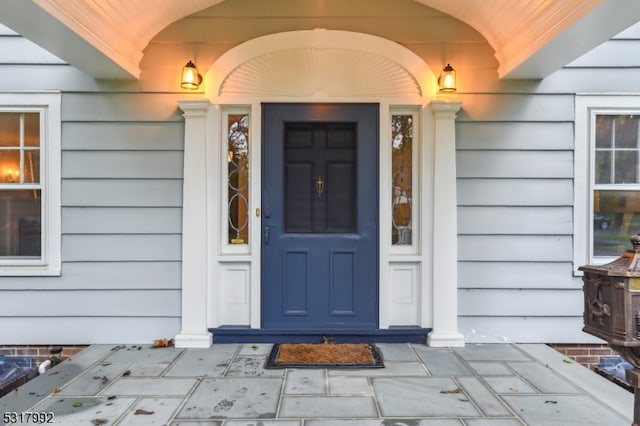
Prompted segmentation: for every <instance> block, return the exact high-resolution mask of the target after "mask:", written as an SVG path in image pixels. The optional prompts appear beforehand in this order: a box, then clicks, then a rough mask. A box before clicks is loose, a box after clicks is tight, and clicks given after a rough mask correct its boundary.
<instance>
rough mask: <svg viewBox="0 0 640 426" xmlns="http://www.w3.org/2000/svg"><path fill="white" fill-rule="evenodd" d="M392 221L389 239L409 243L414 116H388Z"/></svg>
mask: <svg viewBox="0 0 640 426" xmlns="http://www.w3.org/2000/svg"><path fill="white" fill-rule="evenodd" d="M391 144H392V156H391V172H392V184H391V185H392V187H391V191H392V193H391V197H392V198H391V200H392V215H391V218H392V224H391V242H392V244H394V245H411V216H412V204H411V202H412V195H411V191H412V183H413V182H412V176H413V161H412V160H413V116H412V115H392V117H391Z"/></svg>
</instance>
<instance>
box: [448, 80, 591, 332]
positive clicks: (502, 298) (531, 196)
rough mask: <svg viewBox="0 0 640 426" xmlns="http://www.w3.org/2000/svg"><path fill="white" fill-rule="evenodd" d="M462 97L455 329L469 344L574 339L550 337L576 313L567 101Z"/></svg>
mask: <svg viewBox="0 0 640 426" xmlns="http://www.w3.org/2000/svg"><path fill="white" fill-rule="evenodd" d="M462 100H463V104H462V111H461V112H460V113H459V114H458V121H457V124H456V126H457V127H456V131H457V133H456V136H457V141H456V143H457V146H456V148H457V157H456V167H457V176H458V234H459V236H458V280H459V290H458V297H459V299H458V304H459V315H460V320H459V321H460V328H461V331H462V333H463V334H464V335H465V338H466V339H467V340H468V341H471V342H474V341H476V342H500V341H522V342H531V341H537V342H545V341H554V340H556V339H559V340H560V341H561V340H567V341H572V340H575V339H580V338H582V337H581V336H580V335H581V334H582V333H581V327H579V328H565V329H563V330H562V331H557V330H555V328H556V327H558V325H560V324H562V325H567V324H571V326H573V324H576V323H580V322H581V315H582V307H583V302H582V287H581V282H580V280H579V279H577V278H575V277H573V274H572V264H571V261H572V259H573V257H572V250H573V246H572V243H573V239H572V233H573V143H574V142H573V119H574V118H573V115H574V112H573V96H570V95H564V94H560V95H553V94H547V93H545V94H534V93H532V94H526V93H524V94H523V93H514V94H508V93H494V94H490V93H482V94H464V95H462ZM532 323H535V324H538V325H545V326H546V327H547V329H546V330H544V331H540V330H537V329H535V327H531V326H530V325H531V324H532ZM556 341H557V340H556Z"/></svg>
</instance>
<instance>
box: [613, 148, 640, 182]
mask: <svg viewBox="0 0 640 426" xmlns="http://www.w3.org/2000/svg"><path fill="white" fill-rule="evenodd" d="M615 160H616V163H615V167H616V173H615V181H614V182H615V183H636V182H637V174H638V151H616V152H615Z"/></svg>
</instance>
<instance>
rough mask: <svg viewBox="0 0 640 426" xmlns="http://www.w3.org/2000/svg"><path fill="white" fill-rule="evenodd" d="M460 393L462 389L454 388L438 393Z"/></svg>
mask: <svg viewBox="0 0 640 426" xmlns="http://www.w3.org/2000/svg"><path fill="white" fill-rule="evenodd" d="M460 392H462V389H460V388H455V389H449V390H441V391H440V393H460Z"/></svg>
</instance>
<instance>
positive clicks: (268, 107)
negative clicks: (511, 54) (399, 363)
mask: <svg viewBox="0 0 640 426" xmlns="http://www.w3.org/2000/svg"><path fill="white" fill-rule="evenodd" d="M262 122H263V161H264V164H263V167H262V170H263V180H262V181H263V190H262V199H263V206H262V208H263V216H262V226H263V232H264V234H263V241H262V277H261V278H262V326H263V328H267V329H301V328H308V329H314V330H318V329H326V330H331V329H349V328H353V329H375V328H377V320H378V229H377V223H378V213H377V212H378V208H377V206H378V193H377V188H378V184H377V182H378V175H377V170H378V154H377V153H378V105H374V104H264V105H263V119H262Z"/></svg>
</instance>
